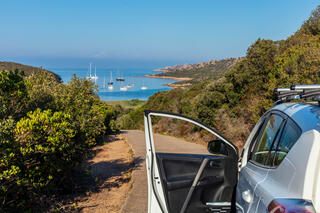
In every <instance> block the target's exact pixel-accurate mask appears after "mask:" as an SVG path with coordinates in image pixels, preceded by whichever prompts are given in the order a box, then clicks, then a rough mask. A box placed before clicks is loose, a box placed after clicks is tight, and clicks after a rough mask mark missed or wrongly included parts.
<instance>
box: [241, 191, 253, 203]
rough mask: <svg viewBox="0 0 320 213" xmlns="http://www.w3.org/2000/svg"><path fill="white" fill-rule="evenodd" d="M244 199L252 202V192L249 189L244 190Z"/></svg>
mask: <svg viewBox="0 0 320 213" xmlns="http://www.w3.org/2000/svg"><path fill="white" fill-rule="evenodd" d="M242 199H243V200H244V201H245V202H247V203H251V202H252V194H251V192H250V190H249V189H248V190H246V191H244V192H242Z"/></svg>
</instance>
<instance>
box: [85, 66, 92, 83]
mask: <svg viewBox="0 0 320 213" xmlns="http://www.w3.org/2000/svg"><path fill="white" fill-rule="evenodd" d="M89 73H90V74H89V76H87V77H86V78H87V79H89V80H91V79H92V76H91V63H90V65H89Z"/></svg>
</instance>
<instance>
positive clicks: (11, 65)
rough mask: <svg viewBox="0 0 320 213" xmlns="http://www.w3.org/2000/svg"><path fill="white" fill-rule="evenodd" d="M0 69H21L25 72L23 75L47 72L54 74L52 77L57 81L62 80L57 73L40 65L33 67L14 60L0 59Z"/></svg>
mask: <svg viewBox="0 0 320 213" xmlns="http://www.w3.org/2000/svg"><path fill="white" fill-rule="evenodd" d="M2 70H7V71H9V70H20V71H23V72H24V74H25V77H28V76H30V75H32V74H37V73H48V74H50V75H52V76H54V78H55V79H56V80H57V81H58V82H62V79H61V77H60V76H59V75H57V74H55V73H53V72H51V71H49V70H46V69H43V68H42V67H40V68H39V67H33V66H29V65H25V64H19V63H15V62H7V61H0V71H2Z"/></svg>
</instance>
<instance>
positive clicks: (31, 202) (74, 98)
mask: <svg viewBox="0 0 320 213" xmlns="http://www.w3.org/2000/svg"><path fill="white" fill-rule="evenodd" d="M94 90H95V87H94V85H93V82H91V81H88V80H85V79H80V78H78V77H76V76H74V77H73V79H72V80H71V81H70V82H69V83H68V84H61V83H59V82H58V81H57V79H56V78H55V76H54V75H52V74H51V73H48V72H39V73H37V74H35V73H34V74H31V75H29V76H28V77H26V76H24V74H23V72H20V71H18V70H16V71H14V72H13V71H1V72H0V109H1V111H0V154H1V159H0V212H6V211H16V212H19V211H41V209H42V208H45V206H46V205H47V204H46V202H47V201H48V200H50V199H48V198H50V196H51V195H53V194H59V193H66V192H70V191H72V190H74V188H75V185H74V180H73V178H72V172H73V169H74V167H75V166H77V165H79V164H80V163H81V161H82V160H83V159H84V158H85V157H86V154H87V153H88V151H89V148H90V147H92V146H94V145H95V144H96V143H97V142H99V140H101V139H102V138H103V136H104V135H105V134H108V133H111V132H114V131H117V128H116V124H115V120H116V116H117V112H116V110H115V109H114V107H111V106H109V105H106V104H105V103H104V102H102V101H101V100H100V99H99V98H98V96H97V95H96V94H95V93H94Z"/></svg>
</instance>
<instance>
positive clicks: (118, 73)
mask: <svg viewBox="0 0 320 213" xmlns="http://www.w3.org/2000/svg"><path fill="white" fill-rule="evenodd" d="M49 70H51V71H53V72H54V73H56V74H58V75H60V76H61V78H62V80H63V82H64V83H66V82H68V81H70V79H71V78H72V75H73V73H75V74H76V75H77V76H78V77H81V78H84V77H86V76H88V75H89V68H87V69H83V68H79V69H77V68H72V69H71V68H51V69H50V68H49ZM94 72H95V71H94V67H93V68H92V70H91V73H92V74H93V75H94ZM110 72H112V78H113V83H114V84H113V86H114V89H113V90H108V88H103V83H104V78H105V79H106V83H108V81H109V79H110ZM96 73H97V76H98V79H97V80H92V81H94V82H95V83H96V84H97V85H98V88H99V91H98V92H97V94H98V95H99V96H100V98H101V99H102V100H105V101H119V100H131V99H140V100H147V99H148V98H149V97H150V96H151V95H153V94H154V93H156V92H158V91H166V90H170V89H171V88H170V87H168V86H165V84H168V83H173V82H175V80H170V79H158V78H146V77H135V76H143V75H150V74H155V73H156V72H154V71H152V69H121V70H114V69H102V68H98V67H97V72H96ZM117 77H123V78H124V79H125V81H124V82H120V81H116V78H117ZM129 84H134V86H133V87H131V88H128V90H127V91H120V87H124V86H126V85H129ZM107 86H108V85H107ZM142 86H146V87H147V88H148V89H146V90H141V87H142Z"/></svg>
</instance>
